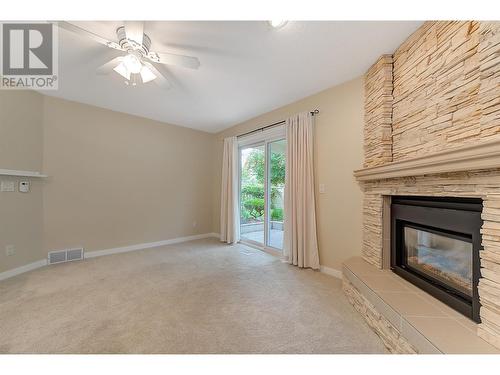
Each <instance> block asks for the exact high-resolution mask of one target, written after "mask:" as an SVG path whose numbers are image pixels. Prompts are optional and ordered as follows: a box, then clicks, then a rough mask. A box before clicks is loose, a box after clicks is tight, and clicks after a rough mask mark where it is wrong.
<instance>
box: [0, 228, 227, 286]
mask: <svg viewBox="0 0 500 375" xmlns="http://www.w3.org/2000/svg"><path fill="white" fill-rule="evenodd" d="M202 238H219V234H218V233H203V234H195V235H194V236H187V237H178V238H172V239H170V240H163V241H157V242H148V243H141V244H136V245H130V246H123V247H115V248H112V249H105V250H96V251H89V252H87V253H85V258H95V257H100V256H104V255H111V254H119V253H126V252H129V251H135V250H142V249H149V248H152V247H158V246H165V245H172V244H176V243H181V242H187V241H193V240H200V239H202ZM46 265H47V259H42V260H38V261H36V262H33V263H29V264H26V265H24V266H21V267H18V268H14V269H12V270H8V271H5V272H1V273H0V281H1V280H5V279H8V278H10V277H13V276H17V275H20V274H21V273H25V272H28V271H32V270H34V269H37V268H40V267H43V266H46Z"/></svg>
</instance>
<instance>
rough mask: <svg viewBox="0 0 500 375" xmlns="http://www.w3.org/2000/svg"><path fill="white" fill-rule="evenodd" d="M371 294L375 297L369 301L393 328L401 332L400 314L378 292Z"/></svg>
mask: <svg viewBox="0 0 500 375" xmlns="http://www.w3.org/2000/svg"><path fill="white" fill-rule="evenodd" d="M373 294H374V295H375V298H374V299H373V301H370V302H372V304H373V305H374V306H375V308H376V309H377V311H378V312H379V313H380V314H381V315H383V316H384V317H385V318H386V319H387V320H388V321H389V322H390V323H391V324H392V325H393V326H394V328H396V329H397V330H398V331H400V332H401V314H400V313H399V312H397V311H396V310H395V309H394V308H393V307H392V306H391V305H389V304H388V303H387V302H386V301H384V300H383V299H382V297H380V295H379V294H375V293H373Z"/></svg>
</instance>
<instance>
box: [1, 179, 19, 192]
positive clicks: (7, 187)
mask: <svg viewBox="0 0 500 375" xmlns="http://www.w3.org/2000/svg"><path fill="white" fill-rule="evenodd" d="M0 191H16V186H15V184H14V181H2V182H1V183H0Z"/></svg>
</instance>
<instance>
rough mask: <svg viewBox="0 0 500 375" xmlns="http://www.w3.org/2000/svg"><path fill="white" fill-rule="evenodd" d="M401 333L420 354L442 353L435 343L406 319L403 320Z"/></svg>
mask: <svg viewBox="0 0 500 375" xmlns="http://www.w3.org/2000/svg"><path fill="white" fill-rule="evenodd" d="M401 335H402V336H403V337H404V338H405V339H406V340H408V342H409V343H410V344H411V345H413V346H414V347H415V348H416V349H417V351H418V352H419V353H420V354H442V352H441V351H440V350H439V349H438V348H436V346H435V345H433V344H432V343H431V342H430V341H429V340H427V338H426V337H425V336H424V335H422V334H421V333H420V332H419V331H418V330H417V329H416V328H415V327H413V326H412V325H411V324H410V323H408V322H407V321H406V319H402V320H401Z"/></svg>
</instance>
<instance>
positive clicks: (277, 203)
mask: <svg viewBox="0 0 500 375" xmlns="http://www.w3.org/2000/svg"><path fill="white" fill-rule="evenodd" d="M285 149H286V141H285V140H284V139H282V140H279V141H276V142H272V143H270V144H269V165H268V171H269V202H270V204H269V215H268V216H269V225H268V236H267V238H268V243H267V245H268V246H271V247H274V248H276V249H279V250H282V249H283V197H284V191H285Z"/></svg>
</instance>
